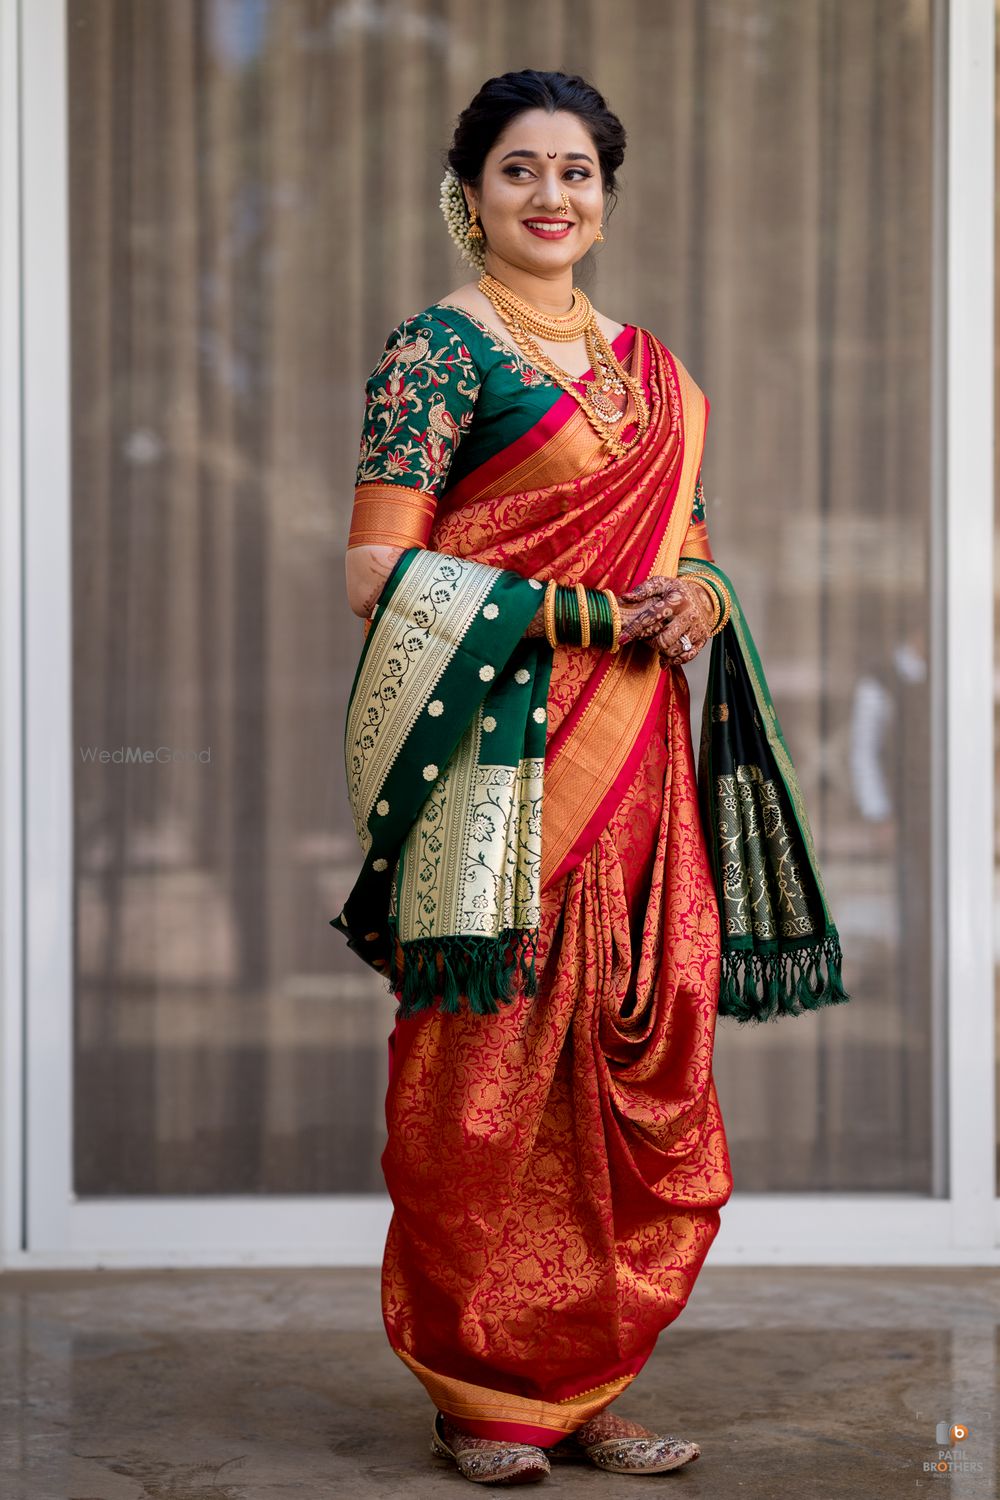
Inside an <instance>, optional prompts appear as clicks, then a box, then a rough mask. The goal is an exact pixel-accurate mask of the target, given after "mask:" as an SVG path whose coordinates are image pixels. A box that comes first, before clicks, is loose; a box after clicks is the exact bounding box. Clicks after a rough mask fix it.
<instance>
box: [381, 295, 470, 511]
mask: <svg viewBox="0 0 1000 1500" xmlns="http://www.w3.org/2000/svg"><path fill="white" fill-rule="evenodd" d="M479 384H480V382H479V371H478V370H477V368H476V365H475V362H474V360H473V358H472V356H471V354H470V353H469V351H468V349H467V348H466V346H465V344H464V343H463V342H462V340H461V338H460V337H459V335H458V334H457V333H456V332H455V331H454V329H452V328H450V327H449V326H448V325H447V324H446V323H443V322H441V321H439V320H438V319H437V318H434V317H433V316H431V315H430V314H429V313H428V312H426V311H424V312H419V313H414V314H413V315H412V316H411V317H408V318H404V319H403V321H402V322H401V323H399V324H398V325H397V326H396V327H395V328H394V329H393V330H392V332H391V333H390V334H389V337H388V338H387V339H386V343H385V350H384V352H383V354H382V357H381V359H380V360H379V362H378V364H377V365H376V366H375V369H374V370H373V371H372V373H371V374H370V375H369V377H368V381H367V384H366V387H365V391H366V399H365V415H364V425H363V430H362V434H361V451H360V455H359V458H358V468H357V474H356V476H355V481H354V482H355V484H356V485H358V484H368V483H373V482H374V483H383V484H385V483H401V484H407V485H410V486H411V487H412V488H413V489H417V490H423V491H425V492H427V493H432V494H436V493H437V492H438V490H439V489H440V487H441V483H442V481H443V480H444V478H445V476H446V474H447V473H448V469H449V468H450V466H451V460H452V458H453V456H454V453H455V449H456V448H457V447H458V444H459V443H460V442H461V440H462V437H463V435H464V434H465V433H466V432H467V431H468V429H469V428H470V426H471V425H472V415H473V411H474V409H475V404H476V398H477V396H478V395H479Z"/></svg>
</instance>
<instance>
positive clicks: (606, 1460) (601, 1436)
mask: <svg viewBox="0 0 1000 1500" xmlns="http://www.w3.org/2000/svg"><path fill="white" fill-rule="evenodd" d="M569 1441H570V1442H571V1443H575V1445H576V1447H577V1449H578V1450H582V1451H583V1453H584V1454H585V1455H586V1457H587V1458H589V1459H590V1462H591V1463H592V1464H596V1465H597V1467H598V1468H599V1469H607V1470H608V1472H609V1473H611V1474H665V1473H667V1471H668V1470H669V1469H679V1468H680V1467H681V1465H682V1464H687V1463H692V1462H693V1461H694V1460H695V1459H696V1458H700V1456H701V1449H700V1448H699V1447H698V1444H697V1443H689V1442H686V1441H685V1440H684V1439H683V1438H676V1437H658V1436H657V1435H656V1434H655V1433H652V1432H648V1431H647V1429H646V1428H645V1427H640V1425H639V1423H638V1422H633V1421H631V1420H630V1419H629V1418H628V1417H615V1416H612V1415H611V1413H610V1412H608V1413H604V1412H601V1413H599V1415H598V1416H596V1417H592V1418H591V1420H590V1421H589V1422H585V1423H584V1425H583V1426H582V1427H579V1428H577V1430H576V1432H574V1433H573V1434H572V1437H571V1438H570V1439H569Z"/></svg>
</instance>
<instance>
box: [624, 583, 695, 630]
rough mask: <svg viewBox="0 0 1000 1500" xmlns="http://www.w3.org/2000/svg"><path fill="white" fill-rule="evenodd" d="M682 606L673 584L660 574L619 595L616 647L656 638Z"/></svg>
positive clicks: (681, 597) (678, 591) (681, 600)
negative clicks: (618, 626)
mask: <svg viewBox="0 0 1000 1500" xmlns="http://www.w3.org/2000/svg"><path fill="white" fill-rule="evenodd" d="M683 602H684V595H683V594H682V593H681V591H680V589H678V588H677V587H676V584H675V580H674V579H673V578H663V577H662V576H660V575H659V574H654V575H653V576H652V577H651V578H647V579H645V580H644V581H643V582H642V583H640V584H639V585H638V586H637V587H636V588H634V589H629V590H628V592H627V593H625V594H620V595H619V596H618V609H619V612H620V614H621V617H622V625H621V630H620V632H619V635H618V640H619V643H620V644H621V645H623V646H624V645H626V644H627V642H629V641H645V640H650V639H651V638H652V637H653V636H657V635H659V633H660V631H661V630H662V629H663V627H664V626H665V625H669V623H670V621H671V620H672V619H673V616H674V610H675V609H676V608H677V606H678V605H679V604H683Z"/></svg>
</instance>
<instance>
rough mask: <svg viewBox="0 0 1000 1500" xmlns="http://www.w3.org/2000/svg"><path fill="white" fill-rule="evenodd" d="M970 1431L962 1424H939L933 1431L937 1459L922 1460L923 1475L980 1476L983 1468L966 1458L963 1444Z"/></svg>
mask: <svg viewBox="0 0 1000 1500" xmlns="http://www.w3.org/2000/svg"><path fill="white" fill-rule="evenodd" d="M971 1431H972V1429H971V1428H970V1427H967V1426H966V1424H965V1423H964V1422H951V1423H948V1422H939V1423H938V1424H937V1426H936V1427H935V1429H934V1441H935V1443H937V1446H938V1456H937V1458H925V1459H924V1473H925V1474H981V1473H982V1472H983V1466H982V1464H981V1463H976V1461H975V1460H974V1459H970V1458H966V1456H965V1448H964V1446H963V1445H964V1444H965V1442H966V1441H967V1439H968V1437H969V1435H970V1433H971Z"/></svg>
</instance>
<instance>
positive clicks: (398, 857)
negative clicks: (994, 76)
mask: <svg viewBox="0 0 1000 1500" xmlns="http://www.w3.org/2000/svg"><path fill="white" fill-rule="evenodd" d="M624 151H625V132H624V129H623V127H622V125H621V122H620V121H619V119H618V118H617V116H616V115H614V114H613V113H612V112H611V110H610V109H609V108H608V106H607V104H606V102H605V100H604V99H603V98H602V97H601V95H600V94H599V93H598V92H597V90H596V89H595V88H593V87H592V86H591V85H590V84H588V83H587V82H585V81H584V80H583V79H580V78H577V77H570V76H567V75H565V74H562V73H539V72H535V71H532V70H527V71H524V72H519V73H508V74H504V75H503V76H502V77H499V78H493V79H490V80H489V81H488V82H487V83H486V84H484V86H483V87H482V89H480V91H479V93H478V94H477V95H476V97H475V98H474V99H473V100H472V102H471V104H470V105H469V106H468V108H467V109H466V110H465V111H464V112H463V114H462V115H461V116H460V118H459V120H458V124H457V128H456V131H455V136H454V140H453V143H452V146H451V149H450V151H449V152H448V172H447V175H446V177H445V181H444V183H443V185H442V200H441V201H442V209H443V211H444V214H445V217H446V220H447V222H448V225H449V229H450V231H451V233H452V236H453V238H454V239H455V240H456V243H458V244H459V246H460V247H461V249H462V252H463V254H464V255H465V256H466V258H467V260H468V261H469V262H470V264H472V265H473V266H474V267H475V268H476V269H477V271H479V272H480V274H479V275H478V276H477V277H476V279H475V280H470V281H468V282H465V283H464V284H462V285H461V286H458V287H456V288H454V289H453V290H452V291H450V292H448V293H447V294H446V295H445V296H443V297H442V298H441V299H440V300H439V301H437V302H435V303H433V304H432V305H431V306H429V307H427V308H425V309H423V310H422V311H420V312H417V313H414V314H412V315H411V316H409V317H407V318H405V319H404V320H403V321H402V322H401V323H400V324H399V325H398V326H397V327H396V328H395V329H393V330H392V332H391V333H390V334H389V337H388V338H387V340H386V343H385V348H384V350H383V353H382V355H381V357H380V358H379V360H378V362H377V364H376V366H375V368H374V369H373V371H372V373H371V376H370V377H369V380H368V384H367V400H366V410H365V417H364V425H363V432H362V439H361V452H360V458H359V462H358V467H357V475H356V486H357V487H356V491H355V503H354V514H353V518H352V524H351V534H350V539H349V550H348V554H347V582H348V591H349V596H350V601H351V605H352V608H353V609H354V610H355V612H356V613H357V614H359V615H362V616H364V617H365V618H366V620H367V622H368V623H367V625H366V633H365V642H364V647H363V649H362V653H361V659H360V661H359V664H358V669H357V674H356V677H355V682H354V687H353V690H352V694H351V702H350V705H349V708H348V715H347V735H346V759H347V774H348V782H349V789H350V796H351V804H352V808H353V811H354V817H355V822H356V826H357V831H358V836H359V839H360V842H361V846H362V850H363V851H364V854H365V863H364V867H363V869H362V872H361V875H360V876H359V878H358V881H357V884H356V885H355V888H354V890H353V891H352V893H351V896H350V897H349V899H348V901H347V902H346V904H345V906H344V910H343V911H342V912H341V914H340V916H338V917H337V918H334V920H333V925H334V926H336V927H338V928H339V929H340V930H341V931H342V932H343V933H344V934H345V935H346V936H347V939H348V942H349V943H350V945H351V947H352V948H353V949H354V950H355V951H356V952H357V953H358V954H359V955H360V956H361V957H362V958H363V959H364V960H365V962H367V963H369V964H370V965H371V966H372V967H373V968H375V969H377V970H378V971H379V972H380V973H382V974H383V975H385V976H386V978H387V980H388V982H389V984H390V985H391V987H392V989H393V992H394V993H395V994H396V996H397V998H398V1000H399V1010H398V1013H397V1018H396V1025H395V1030H394V1032H393V1035H392V1038H391V1041H390V1056H391V1071H390V1081H389V1090H388V1098H387V1122H388V1143H387V1145H386V1149H385V1153H384V1156H383V1168H384V1172H385V1178H386V1183H387V1186H388V1189H389V1192H390V1195H391V1198H392V1202H393V1207H394V1214H393V1219H392V1224H391V1227H390V1231H389V1236H388V1241H387V1244H386V1250H385V1259H384V1266H383V1312H384V1317H385V1324H386V1328H387V1331H388V1334H389V1338H390V1341H391V1344H392V1347H393V1349H394V1350H395V1351H396V1353H397V1354H398V1355H399V1356H400V1358H401V1359H402V1360H403V1361H404V1362H405V1363H406V1365H407V1366H408V1367H409V1368H410V1369H411V1370H412V1372H413V1373H414V1374H415V1375H416V1376H417V1378H418V1379H419V1380H420V1381H421V1382H422V1383H423V1385H424V1387H425V1388H426V1390H427V1392H428V1393H429V1395H430V1396H431V1398H432V1400H433V1402H434V1405H435V1407H436V1408H437V1410H436V1414H435V1417H434V1429H433V1436H432V1445H433V1449H434V1451H435V1452H436V1453H438V1454H439V1455H441V1456H443V1457H446V1458H448V1459H449V1460H451V1461H453V1462H454V1463H455V1464H456V1465H457V1466H458V1468H459V1470H460V1471H461V1472H462V1473H463V1474H464V1475H465V1477H466V1478H468V1479H470V1480H474V1481H476V1482H483V1483H515V1482H524V1481H526V1480H531V1479H538V1478H542V1477H543V1476H544V1475H545V1474H546V1473H547V1472H548V1471H549V1464H550V1458H553V1457H556V1456H559V1457H562V1456H575V1457H577V1458H578V1459H580V1460H581V1461H588V1460H589V1461H590V1462H592V1463H594V1464H597V1465H599V1466H600V1467H602V1468H604V1469H608V1470H614V1471H616V1472H627V1473H660V1472H662V1471H664V1470H667V1469H672V1468H676V1467H679V1466H680V1465H682V1464H685V1463H688V1462H690V1461H691V1460H692V1459H696V1458H697V1457H698V1455H699V1451H700V1450H699V1447H698V1445H697V1443H695V1442H693V1441H691V1440H689V1439H686V1438H680V1437H677V1436H674V1435H669V1434H663V1433H654V1432H649V1431H647V1430H646V1429H645V1428H642V1427H640V1426H639V1425H638V1424H636V1423H635V1422H632V1421H630V1420H629V1419H627V1418H625V1417H620V1416H618V1415H617V1414H616V1413H615V1412H614V1411H612V1410H610V1408H611V1405H612V1403H613V1402H614V1401H615V1399H616V1398H617V1397H618V1396H619V1395H620V1394H621V1393H622V1392H623V1391H624V1390H625V1389H626V1388H627V1387H628V1386H629V1384H630V1383H631V1382H632V1381H633V1380H634V1379H635V1377H636V1376H637V1374H638V1373H639V1371H640V1370H641V1369H642V1366H643V1365H644V1364H645V1362H646V1360H647V1359H648V1358H649V1355H650V1353H651V1352H652V1349H653V1347H654V1344H655V1342H656V1339H657V1337H658V1335H659V1334H660V1333H661V1332H662V1331H663V1329H664V1328H666V1327H667V1326H668V1325H669V1324H670V1323H671V1322H673V1320H674V1319H675V1318H676V1317H677V1316H678V1314H679V1313H680V1312H681V1311H682V1309H683V1307H684V1306H685V1303H686V1302H687V1300H688V1298H689V1296H690V1294H691V1290H692V1288H693V1286H694V1283H695V1279H696V1277H697V1275H698V1273H699V1270H700V1268H701V1266H702V1264H703V1262H704V1260H705V1257H706V1255H707V1254H708V1251H709V1248H710V1246H711V1244H712V1242H713V1239H714V1238H715V1235H716V1233H717V1231H718V1228H719V1222H720V1209H721V1208H722V1206H723V1204H725V1202H726V1201H727V1199H728V1198H729V1196H730V1194H731V1192H732V1188H733V1181H732V1174H731V1169H730V1161H729V1153H728V1150H727V1143H726V1136H725V1130H724V1127H723V1122H722V1118H721V1114H720V1110H719V1103H718V1099H717V1096H716V1091H715V1084H714V1081H713V1075H712V1055H713V1045H714V1038H715V1030H716V1019H717V1016H718V1014H719V1013H720V1011H721V1012H722V1013H724V1014H732V1015H734V1016H736V1017H737V1018H739V1019H741V1020H749V1021H758V1020H762V1019H766V1018H770V1017H778V1016H781V1015H796V1014H801V1013H802V1012H803V1011H805V1010H812V1009H816V1008H817V1007H819V1006H823V1005H828V1004H833V1003H838V1002H840V1001H843V1000H844V999H846V998H847V997H846V995H845V992H844V990H843V987H842V985H841V982H840V957H841V956H840V948H839V941H838V938H837V932H836V928H835V926H834V924H833V921H832V918H831V916H830V913H829V910H828V907H827V903H826V899H825V895H824V893H823V887H822V881H821V878H820V875H819V870H818V867H817V863H816V857H815V851H814V849H813V845H812V840H811V835H810V833H809V826H808V820H807V819H806V816H805V811H804V809H803V807H802V804H801V798H800V796H799V793H798V786H797V783H796V780H795V775H794V771H793V768H792V765H791V761H790V760H789V758H788V754H787V749H786V748H785V745H784V741H783V739H782V736H781V731H780V727H779V726H778V722H777V717H776V715H775V713H774V708H773V704H772V703H771V701H770V698H769V696H768V693H767V685H766V682H765V680H764V675H763V671H762V669H761V667H760V662H759V659H758V657H757V654H756V651H755V650H754V648H753V643H752V640H751V639H750V636H749V631H748V630H747V627H746V622H745V619H744V618H743V615H742V611H741V609H740V606H739V600H738V597H737V595H736V593H735V590H734V589H733V586H732V583H731V581H730V580H729V579H728V578H727V576H726V575H725V574H724V573H723V572H722V570H721V569H720V568H719V567H718V566H717V565H716V564H715V562H714V559H713V556H712V550H711V547H710V545H709V540H708V534H707V528H706V521H705V512H704V505H703V498H704V497H703V493H702V488H701V484H700V470H701V460H702V453H703V448H704V443H705V434H706V427H707V421H708V414H709V403H708V400H707V398H706V397H705V395H704V393H703V392H702V391H701V390H700V389H699V387H698V386H697V384H696V383H695V381H694V380H693V379H692V377H691V375H690V374H689V373H688V371H687V370H686V369H685V367H684V365H683V363H682V362H681V360H680V359H679V358H678V357H677V355H676V354H674V353H673V352H672V351H671V350H670V349H668V348H667V346H666V345H665V344H663V343H662V342H661V341H660V340H659V339H658V338H657V337H656V335H655V334H653V333H651V332H649V331H648V330H647V329H645V328H643V327H641V326H639V325H637V324H635V323H628V322H619V321H616V320H615V319H613V318H611V317H609V316H607V315H605V314H604V313H601V312H598V311H597V310H596V309H595V308H594V307H593V306H592V305H591V303H590V302H589V300H588V298H587V297H586V296H585V295H584V293H583V292H582V291H581V290H579V288H576V287H574V283H573V269H574V266H575V265H576V263H577V262H578V261H579V260H580V259H581V258H582V257H583V256H584V255H585V254H586V253H587V252H588V251H589V250H590V249H591V247H592V246H593V245H594V244H595V242H600V241H601V240H602V239H604V237H605V235H604V229H605V227H606V221H605V210H606V205H607V203H608V201H609V200H610V199H613V196H614V193H615V174H616V172H617V170H618V168H619V167H620V166H621V163H622V160H623V157H624ZM709 641H711V642H712V662H711V669H710V683H709V692H708V697H707V699H706V704H705V714H704V720H703V735H702V764H701V768H700V769H701V775H700V777H696V767H695V756H694V749H693V745H692V741H691V734H690V728H689V690H688V685H687V681H686V678H685V675H684V672H683V671H682V670H681V669H682V667H683V666H684V664H685V663H687V662H690V661H692V660H693V659H694V658H695V657H696V656H697V655H698V653H699V652H700V651H701V650H702V649H703V648H704V647H705V645H706V643H708V642H709ZM699 782H700V786H699Z"/></svg>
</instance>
